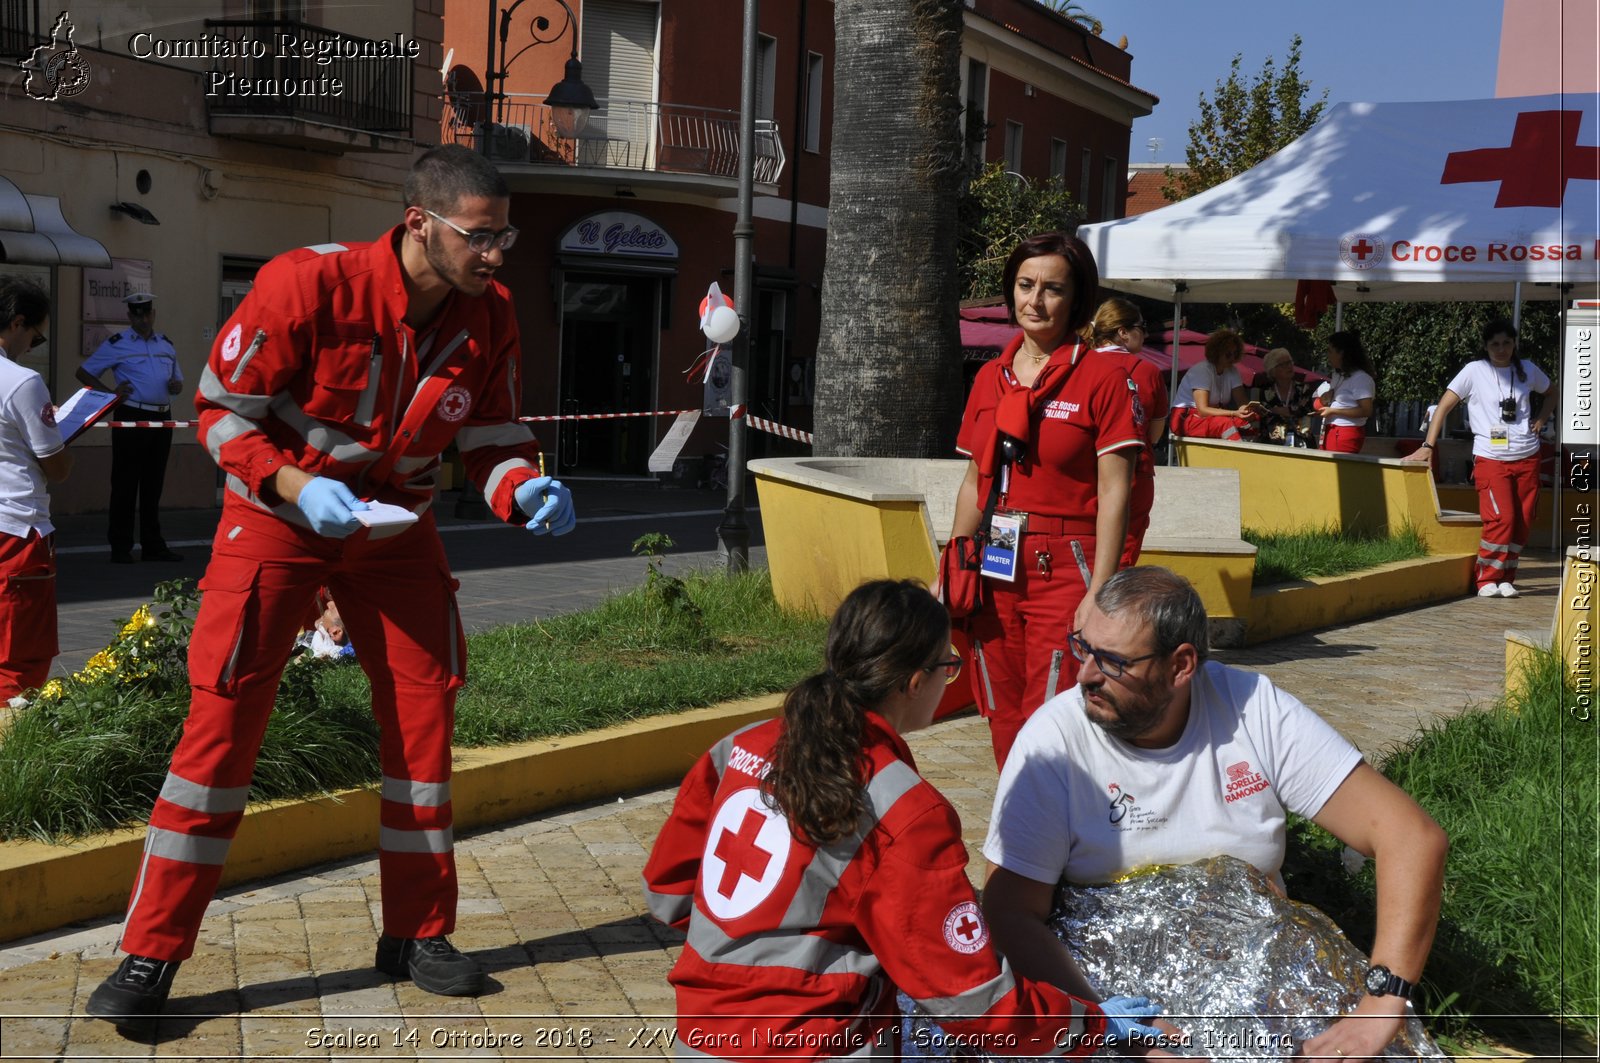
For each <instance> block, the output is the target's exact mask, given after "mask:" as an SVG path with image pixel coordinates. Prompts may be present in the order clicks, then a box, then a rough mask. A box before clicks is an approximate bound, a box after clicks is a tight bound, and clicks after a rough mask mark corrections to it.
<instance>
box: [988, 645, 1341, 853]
mask: <svg viewBox="0 0 1600 1063" xmlns="http://www.w3.org/2000/svg"><path fill="white" fill-rule="evenodd" d="M1360 760H1361V754H1360V752H1359V751H1358V750H1357V749H1356V748H1355V746H1353V745H1351V744H1350V742H1349V741H1348V740H1347V739H1346V738H1345V737H1344V736H1343V735H1341V734H1339V732H1338V731H1335V730H1334V729H1333V728H1332V727H1331V726H1329V725H1328V724H1327V723H1326V722H1324V721H1323V719H1322V718H1321V717H1320V716H1318V715H1317V714H1316V713H1314V712H1312V711H1311V710H1310V709H1309V708H1307V707H1306V706H1305V705H1304V704H1303V703H1302V702H1300V701H1299V699H1297V698H1295V697H1293V696H1292V695H1289V694H1286V693H1284V692H1283V691H1281V690H1279V689H1278V688H1277V687H1275V686H1273V685H1272V683H1271V681H1269V680H1268V679H1267V677H1266V676H1263V675H1260V674H1259V673H1256V672H1247V671H1243V670H1240V669H1237V668H1229V667H1227V666H1225V665H1221V664H1218V663H1217V662H1215V661H1208V662H1206V663H1205V664H1203V665H1202V666H1201V667H1200V669H1199V671H1198V672H1196V674H1195V677H1194V680H1193V682H1192V683H1191V685H1190V693H1189V721H1188V724H1187V725H1186V726H1185V728H1184V731H1183V735H1182V737H1180V738H1179V739H1178V741H1177V742H1176V743H1175V744H1174V745H1172V746H1169V747H1168V748H1166V749H1141V748H1139V747H1138V746H1134V745H1131V744H1129V743H1127V742H1124V741H1123V740H1121V739H1119V738H1114V737H1112V736H1110V735H1108V734H1106V733H1105V731H1103V730H1102V729H1101V728H1100V727H1099V726H1098V725H1097V724H1095V723H1093V722H1092V721H1091V720H1090V719H1089V718H1088V717H1087V716H1085V715H1084V712H1083V688H1082V687H1074V688H1073V689H1072V690H1069V691H1067V692H1066V693H1064V694H1060V695H1057V696H1056V697H1054V698H1052V699H1051V700H1049V701H1047V702H1045V703H1044V705H1043V706H1041V707H1040V708H1039V710H1038V711H1037V712H1035V713H1034V714H1033V716H1032V718H1030V719H1029V720H1028V722H1027V724H1025V725H1024V726H1023V728H1022V732H1021V733H1020V734H1019V735H1018V736H1017V741H1016V744H1015V745H1014V746H1012V747H1011V754H1010V756H1009V757H1008V758H1007V760H1006V766H1005V770H1004V771H1002V772H1001V773H1000V786H999V789H998V790H997V791H996V792H995V799H994V811H993V813H992V815H991V817H990V820H989V836H988V838H987V840H985V842H984V845H983V855H984V856H985V857H987V858H988V859H989V861H990V862H991V863H994V864H998V865H1000V866H1001V867H1004V868H1005V869H1006V870H1008V871H1011V872H1013V873H1014V874H1018V875H1022V876H1024V877H1025V878H1030V879H1033V880H1034V881H1035V882H1049V883H1054V882H1057V881H1060V880H1061V879H1063V878H1064V879H1066V880H1067V881H1069V882H1073V883H1078V884H1080V885H1083V884H1092V883H1101V882H1109V881H1111V880H1112V879H1114V878H1116V877H1117V876H1118V875H1121V874H1123V873H1125V872H1127V871H1131V870H1133V869H1134V868H1139V867H1146V866H1149V865H1151V864H1186V863H1193V862H1194V861H1196V860H1204V859H1208V858H1210V857H1213V856H1221V855H1229V856H1234V857H1237V858H1239V859H1240V860H1245V861H1248V862H1249V863H1252V864H1254V865H1255V866H1256V867H1259V868H1260V869H1261V870H1262V871H1265V872H1266V873H1267V874H1269V875H1272V876H1273V877H1274V878H1279V877H1280V876H1279V874H1278V868H1279V867H1280V865H1282V863H1283V852H1284V832H1285V824H1286V813H1287V812H1295V813H1297V814H1299V815H1302V816H1307V817H1310V816H1314V815H1316V813H1317V812H1318V811H1320V810H1321V808H1322V806H1323V804H1324V803H1325V802H1326V801H1327V800H1328V798H1329V797H1331V796H1332V795H1333V792H1334V791H1335V790H1337V789H1338V788H1339V784H1340V783H1342V782H1344V780H1345V778H1346V776H1348V775H1349V774H1350V772H1351V771H1352V770H1353V769H1354V768H1355V766H1356V764H1357V763H1358V762H1359V761H1360Z"/></svg>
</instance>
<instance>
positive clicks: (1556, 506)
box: [1517, 284, 1571, 571]
mask: <svg viewBox="0 0 1600 1063" xmlns="http://www.w3.org/2000/svg"><path fill="white" fill-rule="evenodd" d="M1517 287H1519V288H1520V287H1522V285H1521V284H1518V285H1517ZM1560 299H1561V314H1560V316H1559V317H1558V318H1557V319H1556V365H1555V370H1556V372H1557V373H1561V372H1564V371H1565V370H1566V368H1567V364H1566V363H1567V307H1568V306H1570V305H1571V300H1569V299H1568V298H1567V293H1566V285H1562V286H1561V296H1560ZM1520 307H1521V302H1520V300H1519V302H1518V308H1519V309H1520ZM1550 386H1551V387H1559V386H1560V382H1559V381H1555V382H1552V383H1551V385H1550ZM1557 398H1560V396H1559V395H1558V396H1557ZM1565 412H1566V411H1565V410H1560V411H1558V412H1557V414H1556V474H1555V477H1554V479H1555V482H1556V489H1555V491H1554V492H1553V497H1552V498H1551V499H1550V549H1551V550H1552V551H1553V552H1554V553H1555V555H1556V561H1557V562H1558V563H1559V564H1560V565H1561V566H1562V569H1563V571H1565V568H1566V564H1567V562H1566V559H1565V558H1564V557H1562V556H1561V525H1562V512H1563V511H1562V509H1561V485H1562V481H1564V480H1565V479H1566V478H1567V455H1566V448H1565V447H1563V446H1562V445H1561V435H1562V433H1561V416H1562V414H1564V413H1565ZM1528 416H1530V417H1532V416H1533V396H1532V395H1529V396H1528Z"/></svg>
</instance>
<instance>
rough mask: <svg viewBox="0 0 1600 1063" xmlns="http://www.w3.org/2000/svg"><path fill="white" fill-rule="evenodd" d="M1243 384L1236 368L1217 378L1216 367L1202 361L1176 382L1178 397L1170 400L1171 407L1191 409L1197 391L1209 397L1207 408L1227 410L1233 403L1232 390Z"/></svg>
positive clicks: (1242, 379) (1191, 367)
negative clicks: (1213, 407) (1214, 407)
mask: <svg viewBox="0 0 1600 1063" xmlns="http://www.w3.org/2000/svg"><path fill="white" fill-rule="evenodd" d="M1243 384H1244V378H1243V377H1241V376H1240V375H1239V367H1238V366H1234V367H1233V368H1231V369H1229V370H1228V371H1227V372H1225V373H1223V374H1222V375H1221V376H1218V375H1217V367H1216V366H1214V365H1212V364H1211V363H1210V362H1207V361H1203V360H1202V361H1199V362H1196V363H1195V364H1194V365H1191V366H1190V367H1189V371H1188V372H1187V373H1185V374H1183V379H1182V380H1180V381H1178V397H1177V398H1176V399H1173V400H1172V405H1174V406H1187V407H1189V408H1190V409H1193V408H1194V407H1195V401H1194V393H1195V391H1196V390H1199V391H1204V392H1206V393H1207V395H1208V396H1209V398H1210V400H1211V401H1209V402H1207V403H1206V405H1207V406H1216V407H1218V408H1221V409H1227V408H1228V407H1229V406H1230V405H1232V403H1233V392H1234V389H1235V388H1238V387H1241V386H1243Z"/></svg>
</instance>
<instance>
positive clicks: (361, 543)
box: [122, 495, 466, 960]
mask: <svg viewBox="0 0 1600 1063" xmlns="http://www.w3.org/2000/svg"><path fill="white" fill-rule="evenodd" d="M324 585H326V586H328V587H329V588H330V589H331V590H332V593H333V596H334V599H335V600H336V601H337V602H338V603H339V611H340V615H341V617H342V618H343V620H344V623H345V626H346V628H347V629H348V630H349V632H350V637H351V640H352V641H353V642H354V643H355V645H357V646H359V647H360V653H359V655H358V658H357V659H358V660H359V661H360V662H361V666H362V668H363V669H365V670H366V673H367V677H368V679H369V680H370V681H371V684H372V711H373V715H374V716H375V717H377V720H378V724H379V726H380V727H381V728H382V738H381V740H380V756H381V760H382V769H383V783H382V806H381V808H382V811H381V813H380V825H379V828H380V829H379V840H378V867H379V871H380V874H381V877H382V894H383V928H384V933H387V934H392V935H395V936H397V937H431V936H434V935H437V934H448V933H450V932H451V930H453V929H454V927H455V910H456V872H455V855H454V845H453V836H452V833H451V808H450V739H451V735H452V732H453V731H454V729H455V692H456V689H457V688H458V687H459V686H460V685H461V680H462V677H463V676H464V675H465V672H466V641H465V638H464V636H463V634H462V630H461V623H460V618H459V616H458V615H457V612H456V604H455V587H456V584H455V581H454V580H453V579H452V578H451V576H450V570H449V566H448V563H447V562H446V561H445V557H444V550H443V548H442V547H441V546H440V543H439V535H438V532H437V531H436V530H435V528H434V525H433V518H432V517H431V516H430V515H427V514H425V515H424V516H423V517H422V519H421V520H420V521H419V522H418V523H417V524H415V525H412V526H411V527H409V528H407V529H406V530H405V531H404V532H402V533H400V534H398V535H393V536H390V537H388V538H382V539H373V538H370V537H369V533H368V532H367V531H366V530H362V531H358V532H357V533H356V534H354V535H352V536H350V537H349V538H348V539H344V540H337V539H329V538H325V537H323V536H319V535H314V534H312V533H310V532H306V531H301V530H299V529H297V528H294V527H291V526H290V525H288V524H285V523H283V522H282V521H280V520H278V519H277V518H276V517H274V516H272V515H271V514H270V513H266V512H264V511H262V510H259V509H256V508H255V507H254V506H251V505H250V504H249V503H247V502H244V501H243V500H236V499H235V497H234V496H232V495H229V496H228V499H227V501H226V502H225V503H224V505H223V511H222V521H221V523H220V524H219V526H218V528H217V537H216V540H215V542H214V543H213V545H212V557H211V563H210V565H208V566H207V567H206V574H205V578H204V579H202V580H201V582H200V589H201V591H202V592H203V593H202V597H201V599H200V612H199V615H198V616H197V617H196V618H195V626H194V636H193V638H192V640H191V642H190V644H189V679H190V683H191V685H192V692H191V700H190V703H189V717H188V719H187V720H186V721H185V722H184V725H183V737H182V738H181V739H180V740H179V742H178V748H177V750H176V751H175V752H174V753H173V755H172V767H171V769H170V771H169V773H168V775H167V779H166V783H165V784H164V785H163V786H162V789H161V795H160V797H158V798H157V800H156V805H155V810H154V812H152V814H151V817H150V831H149V834H148V835H147V837H146V840H145V851H144V859H143V862H142V863H141V865H140V868H139V874H138V877H137V879H136V880H135V882H134V888H133V897H132V899H131V900H130V901H129V904H128V917H127V923H126V925H125V927H124V928H123V934H122V948H123V950H124V951H125V952H130V953H133V954H135V955H140V956H151V957H154V958H156V959H161V960H182V959H186V958H187V957H188V956H189V955H190V953H192V952H193V951H194V942H195V937H196V936H197V935H198V933H199V930H200V920H201V917H202V916H203V915H204V913H205V908H206V905H207V903H209V902H210V900H211V896H212V894H213V893H214V892H215V891H216V888H217V884H218V882H219V881H220V879H221V877H222V865H223V862H224V861H225V860H226V859H227V854H228V847H229V844H230V843H231V842H232V840H233V836H234V833H235V832H236V831H237V830H238V828H239V822H240V820H241V819H242V818H243V815H244V809H245V801H246V798H247V796H248V794H249V789H250V777H251V775H252V773H253V772H254V770H255V762H256V754H257V753H258V752H259V751H260V749H261V741H262V737H263V735H264V734H265V731H266V726H267V717H268V715H269V714H270V713H271V711H272V704H273V699H274V695H275V694H276V692H277V687H278V679H279V677H280V676H281V675H282V673H283V668H284V664H285V663H286V662H287V660H288V657H289V650H290V648H291V645H292V643H293V641H294V637H295V632H296V631H297V630H298V629H299V627H300V624H301V623H302V622H303V620H304V619H305V616H306V610H307V608H308V607H309V606H311V605H312V603H313V602H314V601H315V599H316V595H317V590H318V588H319V587H322V586H324Z"/></svg>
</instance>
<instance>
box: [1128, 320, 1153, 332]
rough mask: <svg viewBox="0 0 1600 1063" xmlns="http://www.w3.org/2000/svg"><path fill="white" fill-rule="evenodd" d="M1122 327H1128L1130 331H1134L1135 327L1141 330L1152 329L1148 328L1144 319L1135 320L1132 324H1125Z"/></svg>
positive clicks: (1147, 330)
mask: <svg viewBox="0 0 1600 1063" xmlns="http://www.w3.org/2000/svg"><path fill="white" fill-rule="evenodd" d="M1122 327H1123V328H1125V329H1127V330H1128V331H1130V332H1131V331H1133V330H1134V329H1138V330H1139V331H1140V332H1149V331H1150V330H1149V329H1148V328H1146V327H1145V324H1144V322H1143V321H1135V322H1133V323H1132V324H1128V325H1123V326H1122Z"/></svg>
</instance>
